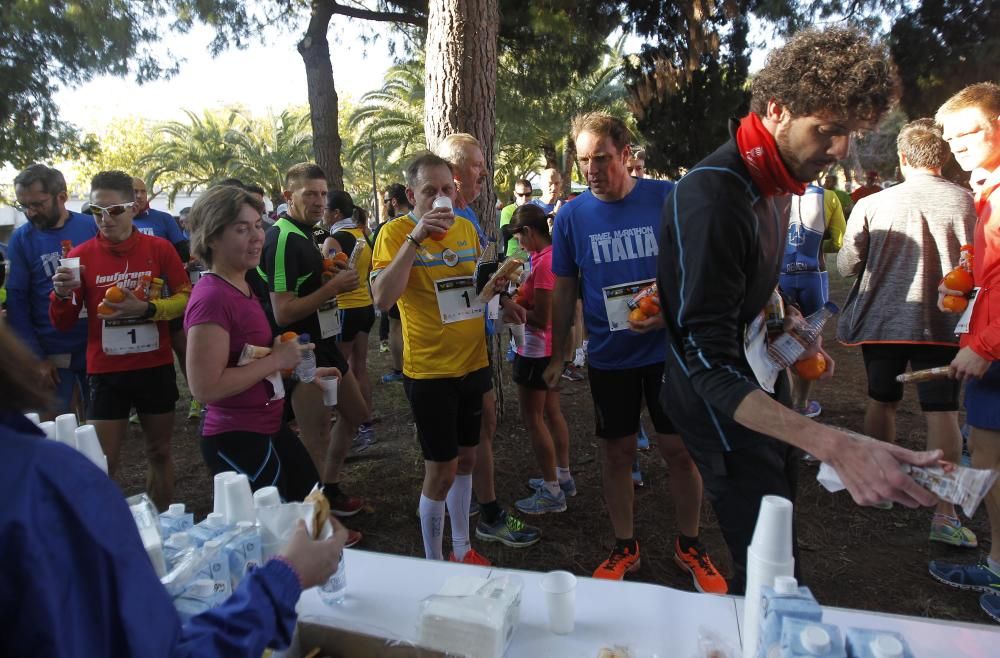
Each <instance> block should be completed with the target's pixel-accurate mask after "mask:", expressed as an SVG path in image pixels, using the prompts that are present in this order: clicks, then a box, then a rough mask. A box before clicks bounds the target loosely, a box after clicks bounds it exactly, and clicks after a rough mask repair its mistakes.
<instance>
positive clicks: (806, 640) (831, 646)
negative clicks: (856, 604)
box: [768, 618, 847, 658]
mask: <svg viewBox="0 0 1000 658" xmlns="http://www.w3.org/2000/svg"><path fill="white" fill-rule="evenodd" d="M780 646H781V650H780V652H777V653H776V655H774V656H773V658H778V657H779V656H780V658H847V653H846V652H845V651H844V640H843V638H842V637H841V635H840V629H839V628H837V627H836V626H832V625H830V624H821V623H819V622H816V621H806V620H804V619H794V618H791V619H786V620H785V623H784V626H783V628H782V630H781V645H780ZM768 658H772V657H771V656H769V657H768Z"/></svg>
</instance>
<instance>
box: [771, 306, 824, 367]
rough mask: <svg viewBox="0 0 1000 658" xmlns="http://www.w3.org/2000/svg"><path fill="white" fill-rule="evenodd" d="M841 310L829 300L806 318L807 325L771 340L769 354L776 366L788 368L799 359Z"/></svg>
mask: <svg viewBox="0 0 1000 658" xmlns="http://www.w3.org/2000/svg"><path fill="white" fill-rule="evenodd" d="M839 312H840V309H839V308H837V305H836V304H834V303H833V302H827V303H826V304H824V305H823V307H822V308H820V309H819V310H818V311H816V312H814V313H813V314H812V315H809V316H807V317H806V318H805V326H804V327H802V328H795V329H792V330H791V331H786V332H784V333H782V334H781V335H780V336H778V337H777V338H775V339H774V340H773V341H771V344H770V345H768V348H767V354H768V356H770V357H771V360H772V361H773V362H774V364H775V366H776V367H778V368H787V367H789V366H790V365H792V364H793V363H795V362H796V361H798V360H799V357H801V356H802V355H803V354H804V353H805V351H806V350H807V349H809V347H810V346H811V345H812V344H813V343H815V342H816V339H817V338H819V335H820V334H821V333H822V331H823V325H824V324H826V321H827V320H829V319H830V318H832V317H833V316H834V315H836V314H837V313H839Z"/></svg>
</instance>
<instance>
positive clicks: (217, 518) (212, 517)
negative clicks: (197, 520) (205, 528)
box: [205, 512, 226, 528]
mask: <svg viewBox="0 0 1000 658" xmlns="http://www.w3.org/2000/svg"><path fill="white" fill-rule="evenodd" d="M205 523H206V525H209V526H212V527H213V528H218V527H220V526H224V525H226V515H225V514H223V513H222V512H211V513H210V514H209V515H208V516H206V517H205Z"/></svg>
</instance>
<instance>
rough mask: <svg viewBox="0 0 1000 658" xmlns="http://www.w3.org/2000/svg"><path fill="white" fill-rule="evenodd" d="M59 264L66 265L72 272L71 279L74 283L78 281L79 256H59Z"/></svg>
mask: <svg viewBox="0 0 1000 658" xmlns="http://www.w3.org/2000/svg"><path fill="white" fill-rule="evenodd" d="M59 265H61V266H62V267H68V268H69V269H70V271H71V272H72V273H73V281H74V283H76V284H79V283H80V259H79V258H60V259H59Z"/></svg>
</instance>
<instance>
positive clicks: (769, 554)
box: [750, 496, 792, 562]
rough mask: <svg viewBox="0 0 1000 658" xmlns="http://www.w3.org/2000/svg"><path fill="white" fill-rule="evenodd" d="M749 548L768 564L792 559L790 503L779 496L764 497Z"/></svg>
mask: <svg viewBox="0 0 1000 658" xmlns="http://www.w3.org/2000/svg"><path fill="white" fill-rule="evenodd" d="M750 546H752V547H753V549H754V552H755V553H757V555H758V556H759V557H760V558H761V559H764V560H767V561H768V562H787V561H789V560H791V559H792V502H791V501H790V500H788V499H786V498H782V497H781V496H764V498H763V499H762V500H761V501H760V513H759V514H758V515H757V525H756V526H754V529H753V539H752V540H750Z"/></svg>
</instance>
